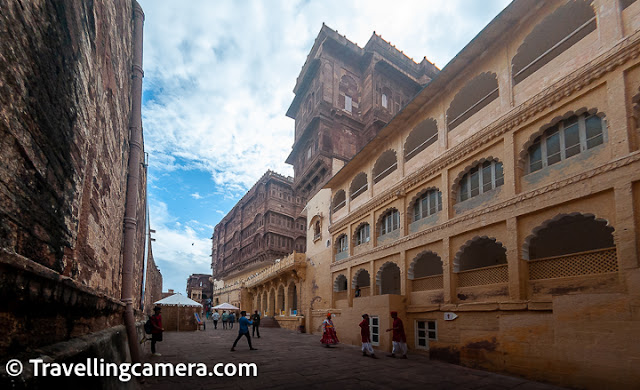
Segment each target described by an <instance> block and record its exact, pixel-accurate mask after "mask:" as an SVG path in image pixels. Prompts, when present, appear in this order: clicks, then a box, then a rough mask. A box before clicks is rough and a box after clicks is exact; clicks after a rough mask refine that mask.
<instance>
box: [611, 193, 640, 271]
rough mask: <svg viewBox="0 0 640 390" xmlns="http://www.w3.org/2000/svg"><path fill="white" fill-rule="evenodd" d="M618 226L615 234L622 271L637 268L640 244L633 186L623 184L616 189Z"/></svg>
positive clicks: (619, 264)
mask: <svg viewBox="0 0 640 390" xmlns="http://www.w3.org/2000/svg"><path fill="white" fill-rule="evenodd" d="M614 197H615V206H616V226H614V228H615V231H614V233H613V237H614V242H615V244H616V254H617V257H618V266H619V267H620V269H623V270H625V269H631V268H636V267H638V265H640V264H639V263H638V252H637V248H638V243H637V242H636V237H637V236H636V226H635V219H636V211H635V210H634V208H633V185H632V184H631V183H623V184H620V185H617V186H615V188H614Z"/></svg>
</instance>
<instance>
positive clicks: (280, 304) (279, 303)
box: [276, 284, 285, 315]
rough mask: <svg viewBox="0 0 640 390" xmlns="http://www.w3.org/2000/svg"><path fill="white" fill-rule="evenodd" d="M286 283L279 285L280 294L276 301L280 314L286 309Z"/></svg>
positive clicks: (277, 311)
mask: <svg viewBox="0 0 640 390" xmlns="http://www.w3.org/2000/svg"><path fill="white" fill-rule="evenodd" d="M284 296H285V294H284V285H282V284H280V285H279V286H278V296H277V302H276V313H277V314H278V315H280V312H281V311H283V310H285V307H284V300H285V299H284Z"/></svg>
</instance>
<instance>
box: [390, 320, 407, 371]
mask: <svg viewBox="0 0 640 390" xmlns="http://www.w3.org/2000/svg"><path fill="white" fill-rule="evenodd" d="M391 318H393V325H392V326H393V327H392V328H389V329H387V332H390V331H393V337H392V338H391V340H392V341H393V349H392V350H391V354H389V355H387V356H388V357H392V358H394V357H396V353H400V354H402V359H407V336H406V335H405V334H404V325H403V324H402V320H401V319H400V318H398V312H397V311H392V312H391Z"/></svg>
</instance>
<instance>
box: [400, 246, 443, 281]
mask: <svg viewBox="0 0 640 390" xmlns="http://www.w3.org/2000/svg"><path fill="white" fill-rule="evenodd" d="M442 273H443V268H442V259H441V258H440V256H438V254H437V253H435V252H432V251H429V250H426V251H422V252H420V253H418V254H417V255H416V257H414V258H413V260H412V261H411V264H410V265H409V270H408V271H407V277H408V278H409V279H414V278H423V277H426V276H434V275H442Z"/></svg>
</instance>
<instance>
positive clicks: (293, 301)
mask: <svg viewBox="0 0 640 390" xmlns="http://www.w3.org/2000/svg"><path fill="white" fill-rule="evenodd" d="M287 300H288V301H289V307H288V308H287V309H291V310H298V286H297V284H296V283H295V282H294V281H293V280H291V281H289V284H288V285H287Z"/></svg>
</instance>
